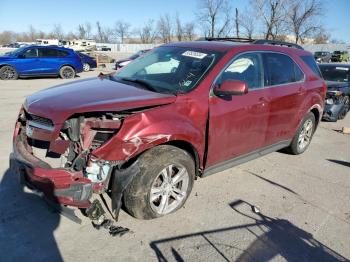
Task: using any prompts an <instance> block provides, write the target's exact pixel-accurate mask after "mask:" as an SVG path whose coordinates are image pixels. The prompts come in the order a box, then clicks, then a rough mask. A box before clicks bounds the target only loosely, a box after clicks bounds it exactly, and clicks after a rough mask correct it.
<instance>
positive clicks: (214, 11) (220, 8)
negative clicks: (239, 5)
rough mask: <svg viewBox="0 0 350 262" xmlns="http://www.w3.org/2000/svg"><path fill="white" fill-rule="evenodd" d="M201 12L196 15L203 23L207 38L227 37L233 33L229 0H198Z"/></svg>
mask: <svg viewBox="0 0 350 262" xmlns="http://www.w3.org/2000/svg"><path fill="white" fill-rule="evenodd" d="M198 5H199V6H198V9H199V12H198V13H197V14H196V15H197V17H198V19H199V20H200V21H201V22H202V23H203V24H202V27H203V31H204V34H205V36H209V37H215V36H218V37H219V36H226V35H228V34H229V33H230V31H231V26H230V14H231V6H230V4H229V2H228V0H198Z"/></svg>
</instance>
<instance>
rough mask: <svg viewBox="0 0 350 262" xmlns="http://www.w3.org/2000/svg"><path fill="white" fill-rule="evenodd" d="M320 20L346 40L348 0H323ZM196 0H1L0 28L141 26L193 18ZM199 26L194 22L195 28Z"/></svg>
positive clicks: (349, 33) (238, 3)
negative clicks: (122, 23)
mask: <svg viewBox="0 0 350 262" xmlns="http://www.w3.org/2000/svg"><path fill="white" fill-rule="evenodd" d="M248 2H249V1H248V0H232V1H231V3H232V6H233V7H237V8H238V9H239V10H241V11H242V12H243V11H244V10H245V9H246V7H247V6H248ZM323 2H324V5H325V11H326V12H325V15H324V17H322V19H323V24H324V26H325V27H326V28H327V30H328V31H329V32H330V33H331V36H332V38H335V39H338V40H343V41H346V42H347V43H350V0H324V1H323ZM197 3H198V2H197V0H170V1H168V0H123V1H121V0H99V1H96V0H85V1H84V0H80V1H78V0H76V1H74V0H59V1H54V0H1V1H0V31H4V30H12V31H15V32H23V31H27V30H28V28H29V25H33V26H34V27H35V28H36V29H38V30H42V31H44V32H50V31H51V29H52V26H53V24H61V25H62V28H63V30H64V32H65V33H68V32H69V31H73V32H75V31H76V28H77V25H78V24H79V23H85V22H90V23H91V24H92V25H95V22H96V21H100V23H101V24H102V25H103V26H113V24H114V22H115V21H116V20H119V19H121V20H124V21H127V22H129V23H130V24H131V25H132V26H133V27H139V26H142V24H143V23H144V22H145V21H147V20H148V19H155V20H156V19H157V18H158V17H159V16H160V15H161V14H165V13H169V14H170V15H175V14H176V12H178V13H179V16H180V18H181V19H182V20H183V21H185V22H187V21H192V20H195V15H194V12H195V11H196V8H197ZM199 29H200V27H199V25H198V29H197V30H199Z"/></svg>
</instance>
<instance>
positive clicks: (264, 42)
mask: <svg viewBox="0 0 350 262" xmlns="http://www.w3.org/2000/svg"><path fill="white" fill-rule="evenodd" d="M198 40H199V41H201V40H205V41H232V42H243V43H252V44H258V45H280V46H287V47H294V48H298V49H302V50H304V48H302V47H301V46H300V45H297V44H293V43H289V42H284V41H278V40H265V39H251V38H241V37H204V38H200V39H198Z"/></svg>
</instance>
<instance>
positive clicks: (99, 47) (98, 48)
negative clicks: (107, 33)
mask: <svg viewBox="0 0 350 262" xmlns="http://www.w3.org/2000/svg"><path fill="white" fill-rule="evenodd" d="M96 50H97V51H112V49H111V48H110V47H107V46H105V45H103V46H96Z"/></svg>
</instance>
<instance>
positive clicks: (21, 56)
mask: <svg viewBox="0 0 350 262" xmlns="http://www.w3.org/2000/svg"><path fill="white" fill-rule="evenodd" d="M17 57H18V58H26V56H25V55H24V54H19V55H18V56H17Z"/></svg>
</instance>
